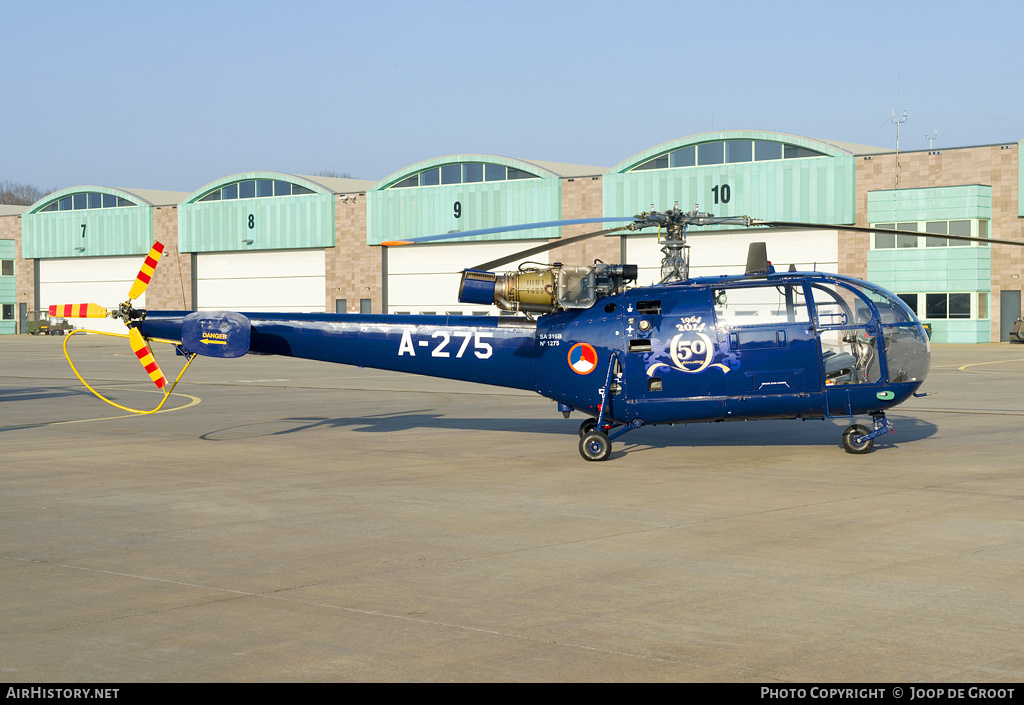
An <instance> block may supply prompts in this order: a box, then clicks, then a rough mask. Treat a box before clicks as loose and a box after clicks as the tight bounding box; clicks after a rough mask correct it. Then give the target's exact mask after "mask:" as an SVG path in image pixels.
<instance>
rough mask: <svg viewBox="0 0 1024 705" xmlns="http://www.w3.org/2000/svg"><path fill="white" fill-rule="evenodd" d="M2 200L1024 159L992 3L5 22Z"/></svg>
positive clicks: (1017, 33)
mask: <svg viewBox="0 0 1024 705" xmlns="http://www.w3.org/2000/svg"><path fill="white" fill-rule="evenodd" d="M0 7H2V10H0V26H2V27H3V41H2V42H0V62H2V63H0V65H2V66H3V68H4V71H3V83H2V85H0V96H2V98H0V181H4V180H7V181H13V182H16V183H26V184H31V185H34V186H37V187H40V188H64V187H67V186H81V185H87V184H97V185H105V186H122V187H137V188H154V189H170V190H180V191H192V190H194V189H197V188H199V187H200V186H202V185H204V184H206V183H209V182H210V181H213V180H214V179H218V178H221V177H223V176H227V175H230V174H234V173H238V172H242V171H250V170H268V171H282V172H289V173H298V174H303V173H311V172H315V171H320V170H324V169H330V170H334V171H342V172H345V171H347V172H350V173H352V174H353V175H354V176H356V177H357V178H364V179H373V180H377V179H380V178H383V177H384V176H386V175H388V174H390V173H392V172H394V171H397V170H399V169H401V168H403V167H406V166H408V165H410V164H413V163H415V162H418V161H420V160H423V159H429V158H432V157H438V156H443V155H446V154H453V153H467V152H468V153H477V152H482V153H489V154H500V155H504V156H510V157H520V158H527V159H544V160H549V161H562V162H573V163H578V164H590V165H598V166H613V165H615V164H616V163H618V162H619V161H622V160H623V159H626V158H627V157H629V156H631V155H633V154H635V153H637V152H641V151H643V150H645V149H648V148H650V147H653V146H655V145H658V144H661V143H663V142H667V141H669V140H673V139H678V138H681V137H685V136H688V135H692V134H696V133H699V132H706V131H709V130H712V129H715V130H720V129H768V130H778V131H781V132H788V133H793V134H799V135H804V136H808V137H819V138H826V139H834V140H840V141H846V142H856V143H860V144H869V145H875V146H880V147H894V146H895V138H896V128H895V125H893V123H892V122H891V121H890V115H891V113H892V111H893V110H894V109H896V108H898V109H899V111H900V113H902V111H903V110H906V111H907V113H908V118H907V121H906V122H905V123H904V124H903V125H902V128H901V133H900V146H901V149H925V148H927V147H928V141H927V140H926V139H925V134H929V135H930V134H932V133H933V131H935V130H937V131H938V138H937V139H936V140H935V146H936V147H937V148H940V147H954V146H965V145H978V144H990V143H996V142H1011V141H1012V142H1016V141H1017V140H1020V139H1024V92H1022V91H1021V89H1020V83H1021V79H1022V69H1024V51H1022V49H1021V46H1022V38H1024V22H1022V20H1024V10H1022V9H1021V7H1022V6H1021V5H1019V4H1017V3H1015V2H1010V1H1009V0H1005V1H1003V2H990V1H989V0H975V1H974V2H956V3H953V2H948V0H936V1H935V2H930V3H924V2H922V3H917V2H893V1H890V2H874V1H869V2H860V3H852V2H851V3H823V2H820V1H818V2H787V1H780V2H752V1H750V0H733V1H732V2H693V3H690V2H685V1H683V2H678V1H677V2H661V1H651V2H646V1H644V0H634V1H626V0H619V1H617V2H604V1H603V0H589V1H585V2H576V1H572V2H559V0H547V1H534V0H518V1H517V2H502V3H497V2H486V1H481V0H476V1H473V2H460V1H457V0H440V1H434V2H392V1H388V0H371V1H366V0H362V1H360V2H343V1H338V0H333V1H330V2H321V1H320V0H302V1H300V2H294V3H286V2H265V1H263V0H249V1H248V2H221V1H218V0H207V1H206V2H166V3H161V4H159V5H158V4H155V3H144V2H137V1H133V2H103V1H100V2H88V3H84V2H64V1H61V0H58V1H57V2H50V3H13V2H5V3H3V5H2V6H0Z"/></svg>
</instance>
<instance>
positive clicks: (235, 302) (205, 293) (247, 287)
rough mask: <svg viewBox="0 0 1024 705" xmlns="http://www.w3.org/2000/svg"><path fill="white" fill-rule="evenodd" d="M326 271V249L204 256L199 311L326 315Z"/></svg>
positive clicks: (198, 261)
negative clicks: (314, 313) (279, 312)
mask: <svg viewBox="0 0 1024 705" xmlns="http://www.w3.org/2000/svg"><path fill="white" fill-rule="evenodd" d="M325 266H326V258H325V256H324V250H322V249H315V250H261V251H259V252H218V253H200V254H198V255H196V303H197V308H198V309H199V310H201V311H203V310H205V311H211V310H230V311H282V312H290V313H303V312H310V313H312V312H320V313H323V312H324V311H325V310H326V309H325V303H324V302H325V300H326V293H325V291H326V290H325V286H326V280H325V272H324V268H325Z"/></svg>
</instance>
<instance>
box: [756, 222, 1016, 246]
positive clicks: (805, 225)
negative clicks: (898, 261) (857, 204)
mask: <svg viewBox="0 0 1024 705" xmlns="http://www.w3.org/2000/svg"><path fill="white" fill-rule="evenodd" d="M750 225H751V226H757V225H763V226H766V227H769V228H813V229H815V230H819V229H820V230H852V231H853V232H857V233H890V234H895V235H913V236H914V237H939V238H942V239H944V240H963V241H965V242H982V243H985V244H996V245H1013V246H1015V247H1024V241H1022V242H1014V241H1013V240H997V239H995V238H988V237H969V236H967V235H943V234H942V233H923V232H921V231H919V230H896V229H894V228H872V227H869V226H864V225H836V224H834V223H833V224H831V225H826V224H824V223H788V222H784V221H781V220H752V221H750Z"/></svg>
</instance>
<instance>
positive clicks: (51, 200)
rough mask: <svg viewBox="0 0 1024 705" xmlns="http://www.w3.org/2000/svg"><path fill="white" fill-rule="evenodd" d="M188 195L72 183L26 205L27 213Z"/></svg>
mask: <svg viewBox="0 0 1024 705" xmlns="http://www.w3.org/2000/svg"><path fill="white" fill-rule="evenodd" d="M187 195H188V194H187V193H186V192H184V191H156V190H152V189H138V188H110V187H107V186H72V187H70V188H64V189H61V190H59V191H54V192H53V193H50V194H47V195H46V196H44V197H43V198H40V199H39V200H38V201H36V202H35V203H33V204H32V205H31V206H30V207H29V209H28V213H29V214H31V213H41V212H43V211H51V210H53V211H64V210H85V209H92V208H117V207H124V206H150V207H155V206H173V205H176V204H178V203H180V202H181V201H183V200H184V199H185V197H186V196H187Z"/></svg>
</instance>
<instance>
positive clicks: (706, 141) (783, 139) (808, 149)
mask: <svg viewBox="0 0 1024 705" xmlns="http://www.w3.org/2000/svg"><path fill="white" fill-rule="evenodd" d="M725 142H748V143H755V142H762V143H767V144H774V145H781V147H782V149H780V150H779V152H778V154H779V156H778V158H779V159H782V158H786V157H789V155H790V154H792V156H794V157H796V156H831V157H839V156H853V155H860V154H878V153H881V152H884V151H886V150H885V149H883V148H881V147H869V146H867V145H860V144H852V143H849V142H836V141H832V140H819V139H812V138H810V137H801V136H799V135H791V134H787V133H784V132H772V131H770V130H720V131H717V132H703V133H700V134H696V135H690V136H689V137H683V138H682V139H677V140H672V141H670V142H665V143H663V144H659V145H657V146H656V147H651V148H650V149H647V150H644V151H643V152H640V153H638V154H634V155H633V156H632V157H629V158H628V159H626V160H625V161H622V162H620V163H618V164H616V165H615V166H613V167H612V168H611V169H610V170H609V172H608V173H610V174H622V173H624V172H627V171H634V170H636V169H637V168H662V167H661V166H660V165H659V166H649V165H648V164H649V163H650V162H652V161H653V160H656V159H658V158H660V157H666V156H669V155H673V154H682V153H684V152H685V151H686V150H687V148H689V147H701V146H711V145H713V144H714V143H725ZM774 158H775V157H774V156H768V157H767V158H766V159H774ZM722 159H723V163H724V161H725V160H726V159H727V156H723V157H722ZM754 160H760V159H759V158H757V157H755V156H754V155H753V153H751V155H750V156H748V157H747V158H746V159H741V161H754ZM680 162H681V160H680ZM677 165H685V166H699V165H700V164H689V163H685V164H683V163H679V164H672V163H670V164H666V165H665V166H666V167H668V166H677Z"/></svg>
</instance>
